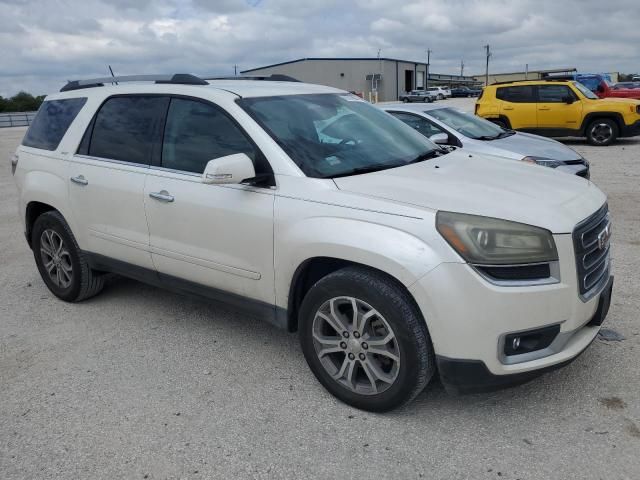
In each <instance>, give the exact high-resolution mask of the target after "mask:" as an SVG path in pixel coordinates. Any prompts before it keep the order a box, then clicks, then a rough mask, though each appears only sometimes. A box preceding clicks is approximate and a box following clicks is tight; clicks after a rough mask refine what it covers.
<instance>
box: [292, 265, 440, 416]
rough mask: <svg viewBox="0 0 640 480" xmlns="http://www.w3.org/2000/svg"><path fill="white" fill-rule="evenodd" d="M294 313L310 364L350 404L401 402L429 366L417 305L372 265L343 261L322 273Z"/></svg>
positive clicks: (386, 406) (378, 407) (429, 372)
mask: <svg viewBox="0 0 640 480" xmlns="http://www.w3.org/2000/svg"><path fill="white" fill-rule="evenodd" d="M299 320H300V343H301V344H302V351H303V352H304V356H305V358H306V360H307V363H308V364H309V367H310V368H311V371H313V373H314V375H315V376H316V377H317V379H318V380H319V381H320V383H322V385H323V386H324V387H325V388H326V389H327V390H329V392H331V393H332V394H333V395H335V396H336V397H337V398H339V399H340V400H342V401H343V402H345V403H347V404H349V405H352V406H354V407H356V408H361V409H363V410H369V411H387V410H391V409H393V408H395V407H398V406H400V405H403V404H405V403H407V402H409V401H411V400H412V399H413V398H415V396H416V395H418V394H419V393H420V392H421V391H422V390H423V389H424V387H425V386H426V385H427V383H428V382H429V380H430V379H431V377H432V376H433V373H434V371H435V361H434V353H433V347H432V346H431V340H430V338H429V334H428V332H427V328H426V325H425V322H424V320H423V318H422V316H421V314H420V312H419V311H418V309H417V307H416V306H415V304H414V303H413V300H412V299H411V298H410V297H409V294H408V293H407V292H406V291H405V290H404V288H403V287H402V285H399V284H398V283H397V282H396V281H395V280H393V279H391V278H389V277H387V276H386V275H384V274H382V273H379V272H377V271H374V270H370V269H367V268H361V267H348V268H344V269H342V270H338V271H337V272H334V273H332V274H329V275H327V276H326V277H324V278H322V279H321V280H320V281H318V282H317V283H316V284H315V285H314V286H313V287H311V289H310V290H309V292H308V293H307V295H306V296H305V298H304V300H303V302H302V307H301V310H300V319H299Z"/></svg>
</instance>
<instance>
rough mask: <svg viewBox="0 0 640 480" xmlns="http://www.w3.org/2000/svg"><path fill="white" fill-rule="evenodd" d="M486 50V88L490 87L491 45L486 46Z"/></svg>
mask: <svg viewBox="0 0 640 480" xmlns="http://www.w3.org/2000/svg"><path fill="white" fill-rule="evenodd" d="M484 49H485V50H486V51H487V69H486V71H485V74H484V85H485V87H486V86H488V85H489V58H490V57H491V49H490V47H489V44H487V45H485V46H484Z"/></svg>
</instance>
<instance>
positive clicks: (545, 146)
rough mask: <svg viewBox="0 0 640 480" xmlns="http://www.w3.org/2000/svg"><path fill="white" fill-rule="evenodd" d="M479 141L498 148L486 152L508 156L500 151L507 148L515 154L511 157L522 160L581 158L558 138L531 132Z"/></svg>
mask: <svg viewBox="0 0 640 480" xmlns="http://www.w3.org/2000/svg"><path fill="white" fill-rule="evenodd" d="M477 141H478V142H482V145H483V147H486V148H487V149H496V151H487V152H486V153H489V154H491V155H498V156H506V155H504V153H502V152H500V150H506V151H507V152H509V153H512V154H514V155H508V156H509V157H510V158H517V159H518V160H521V159H522V158H523V157H542V158H550V159H552V160H564V161H566V160H579V159H580V158H581V156H580V155H579V154H578V153H577V152H576V151H575V150H572V149H571V148H569V147H567V146H566V145H563V144H562V143H560V142H557V141H556V140H552V139H551V138H545V137H541V136H539V135H532V134H530V133H522V132H516V134H515V135H511V136H509V137H504V138H498V139H496V140H484V141H483V140H477ZM498 149H499V150H498Z"/></svg>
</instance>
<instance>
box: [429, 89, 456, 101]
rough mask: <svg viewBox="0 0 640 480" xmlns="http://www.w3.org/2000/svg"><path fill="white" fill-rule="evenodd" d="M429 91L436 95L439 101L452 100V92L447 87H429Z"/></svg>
mask: <svg viewBox="0 0 640 480" xmlns="http://www.w3.org/2000/svg"><path fill="white" fill-rule="evenodd" d="M427 91H429V92H431V93H432V94H433V95H435V96H436V99H437V100H445V99H447V98H451V90H450V89H449V88H447V87H429V88H427Z"/></svg>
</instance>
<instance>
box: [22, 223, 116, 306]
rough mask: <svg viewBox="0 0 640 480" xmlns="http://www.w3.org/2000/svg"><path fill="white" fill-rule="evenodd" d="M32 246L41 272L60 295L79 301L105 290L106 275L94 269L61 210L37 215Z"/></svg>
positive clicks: (55, 292)
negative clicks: (103, 288)
mask: <svg viewBox="0 0 640 480" xmlns="http://www.w3.org/2000/svg"><path fill="white" fill-rule="evenodd" d="M31 246H32V248H33V256H34V258H35V261H36V266H37V267H38V271H39V272H40V276H41V277H42V280H43V281H44V283H45V284H46V285H47V287H48V288H49V290H51V293H53V294H54V295H55V296H56V297H58V298H60V299H61V300H64V301H65V302H79V301H81V300H84V299H87V298H89V297H92V296H94V295H96V294H97V293H99V292H100V291H101V290H102V287H103V286H104V276H103V275H101V274H98V273H96V272H94V271H93V270H91V268H90V267H89V264H88V262H87V259H86V256H85V254H84V253H83V252H82V250H80V247H79V246H78V243H77V242H76V239H75V237H74V236H73V233H72V232H71V228H69V225H68V224H67V222H66V221H65V219H64V217H63V216H62V215H61V214H60V213H59V212H56V211H50V212H46V213H43V214H42V215H40V216H39V217H38V218H37V219H36V221H35V223H34V225H33V229H32V234H31Z"/></svg>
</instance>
